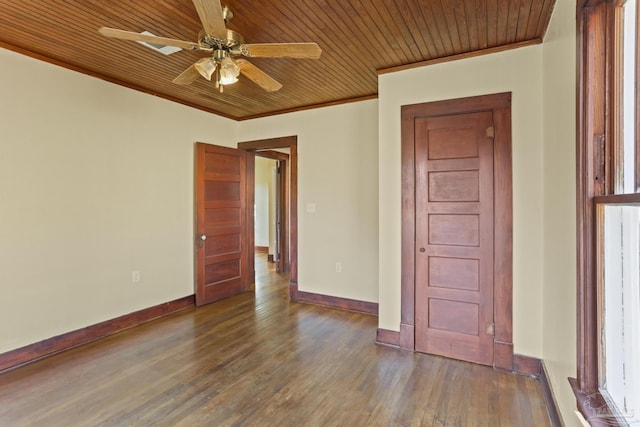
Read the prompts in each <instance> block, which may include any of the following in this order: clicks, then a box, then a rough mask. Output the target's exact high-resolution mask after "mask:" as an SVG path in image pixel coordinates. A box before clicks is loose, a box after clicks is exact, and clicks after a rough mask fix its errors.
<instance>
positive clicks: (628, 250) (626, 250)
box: [596, 196, 640, 426]
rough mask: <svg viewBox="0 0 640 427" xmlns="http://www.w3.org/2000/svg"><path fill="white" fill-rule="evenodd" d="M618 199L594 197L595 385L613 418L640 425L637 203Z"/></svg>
mask: <svg viewBox="0 0 640 427" xmlns="http://www.w3.org/2000/svg"><path fill="white" fill-rule="evenodd" d="M620 199H621V198H618V197H607V196H605V197H602V198H596V209H597V223H598V231H597V233H596V235H597V237H596V240H597V253H598V254H600V257H599V263H598V267H597V271H598V274H597V276H598V282H599V283H598V288H599V290H600V295H601V297H600V299H599V302H598V313H599V315H600V316H599V324H598V331H599V333H600V339H599V340H598V345H599V349H598V355H599V358H600V369H599V373H598V383H599V384H598V385H599V391H600V393H601V394H602V396H603V398H604V399H605V401H606V402H607V404H608V407H609V408H610V409H611V415H615V416H616V417H618V418H622V419H624V420H625V421H626V423H627V424H629V425H638V426H640V286H638V284H639V283H640V246H639V243H640V203H626V202H625V201H624V199H622V200H620ZM600 415H603V414H600Z"/></svg>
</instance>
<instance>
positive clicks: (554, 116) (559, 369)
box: [542, 0, 579, 426]
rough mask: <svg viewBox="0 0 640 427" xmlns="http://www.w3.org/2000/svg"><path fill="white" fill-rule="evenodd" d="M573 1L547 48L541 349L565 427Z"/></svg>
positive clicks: (571, 327) (569, 405) (571, 321)
mask: <svg viewBox="0 0 640 427" xmlns="http://www.w3.org/2000/svg"><path fill="white" fill-rule="evenodd" d="M575 34H576V32H575V1H574V0H558V1H556V6H555V10H554V13H553V17H552V20H551V24H550V27H549V30H548V32H547V36H546V37H545V40H544V45H543V58H542V60H543V73H544V74H543V75H544V86H543V89H544V91H543V98H544V104H543V111H544V116H543V121H544V146H543V152H544V155H543V159H544V166H545V167H544V174H543V175H542V178H543V180H544V201H543V206H544V212H543V222H544V234H543V236H544V246H543V248H544V250H543V254H544V259H543V262H544V277H543V280H542V283H543V289H544V293H543V316H542V319H543V325H542V326H543V329H542V331H543V349H544V363H545V366H546V368H547V371H548V373H549V380H550V382H551V384H552V387H553V391H554V393H555V397H556V399H557V402H558V405H559V407H560V410H561V412H562V417H563V418H564V422H565V424H566V425H568V426H570V425H579V424H578V421H577V419H576V417H575V416H574V415H573V413H572V411H573V410H574V409H575V406H576V405H575V397H574V395H573V392H572V391H571V388H570V387H569V383H568V382H567V377H575V376H576V197H575V194H576V180H575V173H576V170H575V152H576V151H575V138H576V135H575V105H576V104H575V100H576V90H575V87H576V80H575V76H576V69H575V63H576V62H575V61H576V57H575V52H576V38H575Z"/></svg>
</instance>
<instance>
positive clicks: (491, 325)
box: [487, 323, 496, 337]
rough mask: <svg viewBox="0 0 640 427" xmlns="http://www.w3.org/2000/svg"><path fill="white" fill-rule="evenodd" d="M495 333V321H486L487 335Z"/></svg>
mask: <svg viewBox="0 0 640 427" xmlns="http://www.w3.org/2000/svg"><path fill="white" fill-rule="evenodd" d="M495 334H496V324H495V323H487V335H491V336H492V337H493V336H495Z"/></svg>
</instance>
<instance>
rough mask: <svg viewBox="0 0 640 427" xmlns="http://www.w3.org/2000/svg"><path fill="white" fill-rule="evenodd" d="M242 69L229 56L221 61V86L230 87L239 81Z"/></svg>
mask: <svg viewBox="0 0 640 427" xmlns="http://www.w3.org/2000/svg"><path fill="white" fill-rule="evenodd" d="M239 75H240V67H238V65H237V64H236V63H235V62H234V61H233V59H231V58H229V57H228V56H227V57H225V58H223V59H222V60H221V61H220V84H221V85H230V84H233V83H235V82H237V81H238V76H239Z"/></svg>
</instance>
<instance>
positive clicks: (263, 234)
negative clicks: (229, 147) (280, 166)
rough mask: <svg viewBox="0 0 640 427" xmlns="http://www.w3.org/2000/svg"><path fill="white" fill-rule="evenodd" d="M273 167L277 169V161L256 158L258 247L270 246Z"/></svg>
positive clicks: (256, 241) (256, 231)
mask: <svg viewBox="0 0 640 427" xmlns="http://www.w3.org/2000/svg"><path fill="white" fill-rule="evenodd" d="M273 167H275V160H271V159H266V158H264V157H256V166H255V168H256V170H255V224H254V225H255V227H254V238H255V245H256V246H269V228H270V226H269V210H270V207H269V201H270V194H269V191H270V183H271V178H272V175H271V174H272V168H273Z"/></svg>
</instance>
